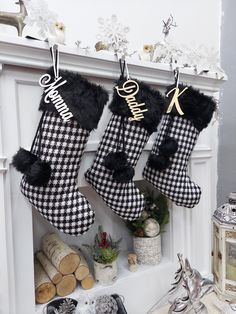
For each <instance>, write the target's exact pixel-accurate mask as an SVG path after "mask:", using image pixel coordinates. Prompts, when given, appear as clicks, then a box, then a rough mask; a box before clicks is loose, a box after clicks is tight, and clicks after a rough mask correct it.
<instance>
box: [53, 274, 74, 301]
mask: <svg viewBox="0 0 236 314" xmlns="http://www.w3.org/2000/svg"><path fill="white" fill-rule="evenodd" d="M75 288H76V279H75V276H74V275H65V276H63V278H62V280H61V281H60V282H59V284H57V285H56V290H57V294H58V295H59V296H60V297H65V296H67V295H68V294H71V293H72V292H73V291H74V290H75Z"/></svg>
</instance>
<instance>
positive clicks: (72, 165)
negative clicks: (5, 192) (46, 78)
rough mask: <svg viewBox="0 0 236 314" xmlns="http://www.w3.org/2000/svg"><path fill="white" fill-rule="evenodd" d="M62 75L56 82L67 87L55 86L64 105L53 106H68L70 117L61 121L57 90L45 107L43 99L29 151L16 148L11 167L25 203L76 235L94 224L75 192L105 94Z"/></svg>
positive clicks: (84, 202) (76, 78) (71, 75)
mask: <svg viewBox="0 0 236 314" xmlns="http://www.w3.org/2000/svg"><path fill="white" fill-rule="evenodd" d="M48 74H49V75H50V77H51V80H50V82H48V84H53V83H54V82H55V81H54V76H53V72H52V69H50V70H49V72H48ZM60 77H61V80H60V82H62V81H63V80H66V83H65V84H63V85H61V86H59V87H58V88H57V91H58V93H59V95H60V97H59V98H60V99H61V101H62V100H63V101H64V102H63V103H62V104H60V99H59V98H58V99H59V102H58V106H57V108H61V107H60V106H61V105H63V106H65V105H64V104H66V106H67V107H68V108H69V112H71V113H72V115H73V117H71V118H70V119H66V121H65V120H63V117H62V116H61V114H60V113H62V111H59V112H58V111H57V109H56V108H55V101H54V103H52V101H53V100H55V99H56V95H57V92H56V91H55V90H54V94H53V93H52V94H51V96H53V97H54V98H53V97H51V99H50V102H49V103H47V102H45V101H47V98H45V95H46V94H45V95H43V97H42V100H41V103H40V108H39V109H40V110H42V111H43V114H42V117H41V120H40V122H39V126H38V130H37V132H36V135H35V138H34V141H33V144H32V147H31V151H30V152H29V151H27V150H25V149H23V148H20V150H19V151H18V153H17V154H16V155H15V156H14V157H13V164H14V166H15V167H16V169H17V170H19V171H20V172H22V173H23V174H24V175H23V178H22V180H21V191H22V193H23V194H24V195H25V196H26V198H27V199H28V200H29V202H30V203H31V204H32V205H33V206H34V207H35V208H36V209H37V210H38V211H39V212H40V214H41V215H42V216H44V217H45V218H46V219H47V220H48V221H49V222H50V223H51V224H52V225H53V226H54V227H56V228H57V229H59V230H60V231H62V232H64V233H67V234H70V235H73V236H77V235H79V234H83V233H84V232H86V231H87V230H88V229H89V227H90V226H91V225H92V224H93V222H94V211H93V210H92V208H91V206H90V204H89V202H88V201H87V199H86V198H85V197H84V196H83V195H82V194H81V193H80V192H79V189H78V186H77V178H78V171H79V166H80V161H81V158H82V155H83V152H84V150H85V146H86V143H87V141H88V137H89V134H90V131H92V130H93V129H95V128H96V127H97V124H98V122H99V119H100V117H101V114H102V112H103V108H104V105H105V103H106V102H107V100H108V94H107V92H106V91H105V90H104V89H103V88H102V87H100V86H97V85H95V84H93V83H90V82H89V81H88V80H87V79H85V78H83V77H82V76H80V75H79V74H77V73H73V72H69V71H60ZM57 84H58V83H57ZM57 84H56V85H57ZM46 89H47V88H46V87H45V89H44V92H45V91H46ZM64 112H66V110H65V111H64ZM65 117H66V115H64V118H65Z"/></svg>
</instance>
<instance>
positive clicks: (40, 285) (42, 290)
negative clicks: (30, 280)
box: [34, 259, 56, 303]
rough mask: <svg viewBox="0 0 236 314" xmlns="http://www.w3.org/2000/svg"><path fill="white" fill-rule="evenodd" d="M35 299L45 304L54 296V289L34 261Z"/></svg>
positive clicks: (39, 265)
mask: <svg viewBox="0 0 236 314" xmlns="http://www.w3.org/2000/svg"><path fill="white" fill-rule="evenodd" d="M34 277H35V278H34V281H35V299H36V302H37V303H47V302H48V301H50V300H51V299H52V298H54V297H55V295H56V288H55V286H54V284H53V283H52V282H51V280H50V278H49V277H48V275H47V274H46V272H45V271H44V269H43V267H42V265H41V264H40V263H39V261H38V260H37V259H35V261H34Z"/></svg>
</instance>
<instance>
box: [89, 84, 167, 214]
mask: <svg viewBox="0 0 236 314" xmlns="http://www.w3.org/2000/svg"><path fill="white" fill-rule="evenodd" d="M122 83H123V81H122V80H121V81H119V82H118V85H119V86H121V85H122ZM139 86H140V93H139V94H138V95H137V96H136V100H137V102H138V103H145V106H146V107H145V108H148V111H147V112H146V113H145V114H144V119H142V120H141V121H129V120H128V118H129V116H130V110H129V108H128V105H127V103H125V101H124V100H123V99H121V98H120V97H118V96H117V94H116V92H115V91H114V94H113V100H112V102H111V104H110V106H109V108H110V109H111V111H112V112H113V115H112V117H111V119H110V121H109V123H108V125H107V127H106V130H105V133H104V135H103V138H102V140H101V142H100V144H99V147H98V150H97V154H96V157H95V160H94V162H93V164H92V166H91V167H90V168H89V169H88V170H87V172H86V173H85V178H86V180H87V182H88V183H89V184H91V186H92V187H93V188H94V189H95V191H96V192H97V193H98V194H99V195H100V196H101V197H102V199H103V200H104V202H105V203H106V204H107V205H108V206H109V207H110V208H111V209H112V210H113V211H114V212H115V213H116V214H117V215H118V216H120V217H121V218H123V219H124V220H135V219H137V218H138V217H139V216H140V214H141V211H142V210H143V208H144V197H143V195H142V193H141V192H140V191H139V189H138V188H137V187H136V186H135V183H134V182H133V181H132V176H133V175H132V171H133V170H132V169H134V168H135V166H136V164H137V162H138V159H139V157H140V155H141V153H142V150H143V148H144V146H145V145H146V143H147V141H148V139H149V136H150V134H151V133H152V132H154V131H155V130H156V128H157V125H158V124H159V121H160V119H161V116H162V112H163V109H164V100H163V98H162V96H161V95H160V93H159V92H158V91H156V90H152V89H151V88H150V87H149V86H147V85H146V84H144V83H141V82H139ZM119 139H120V140H119ZM118 151H119V152H118ZM117 152H118V155H119V154H121V155H122V154H123V155H122V156H124V155H125V156H126V158H127V164H128V165H127V164H126V165H125V166H124V167H127V168H128V169H127V168H125V169H126V171H125V174H126V175H127V173H128V175H127V177H129V178H128V179H127V178H124V177H120V176H116V174H117V173H119V170H120V169H118V168H119V167H120V166H121V165H120V164H119V162H120V161H121V163H123V158H121V159H120V156H118V157H119V158H118V157H117V155H116V154H117ZM109 155H112V156H113V157H114V155H116V157H117V159H115V160H116V162H115V165H113V166H114V168H115V170H112V169H109V167H107V165H106V162H105V160H106V158H107V156H109ZM119 159H120V161H119ZM113 161H114V160H113ZM116 170H117V172H116ZM126 179H127V180H126Z"/></svg>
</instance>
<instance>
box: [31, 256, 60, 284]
mask: <svg viewBox="0 0 236 314" xmlns="http://www.w3.org/2000/svg"><path fill="white" fill-rule="evenodd" d="M36 257H37V259H38V260H39V261H40V263H41V265H42V266H43V269H44V270H45V272H46V273H47V275H48V277H49V278H50V279H51V281H52V282H53V283H54V284H55V285H56V284H58V283H59V282H60V281H61V280H62V274H61V273H60V272H59V271H58V270H57V269H56V268H55V267H54V266H53V264H52V263H51V262H50V261H49V259H48V258H47V256H46V255H45V254H44V253H43V252H42V251H39V252H37V253H36Z"/></svg>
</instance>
